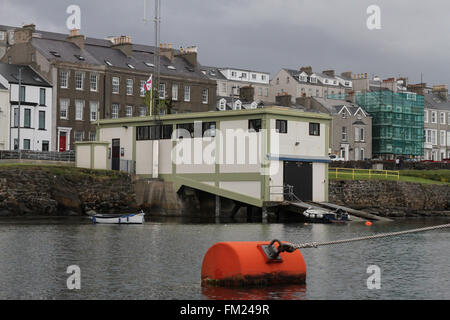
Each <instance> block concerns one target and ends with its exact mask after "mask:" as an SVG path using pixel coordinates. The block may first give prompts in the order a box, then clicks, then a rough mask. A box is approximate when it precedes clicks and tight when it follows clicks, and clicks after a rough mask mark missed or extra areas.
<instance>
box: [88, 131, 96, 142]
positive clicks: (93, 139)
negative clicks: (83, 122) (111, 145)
mask: <svg viewBox="0 0 450 320" xmlns="http://www.w3.org/2000/svg"><path fill="white" fill-rule="evenodd" d="M96 140H97V132H95V131H91V132H89V141H96Z"/></svg>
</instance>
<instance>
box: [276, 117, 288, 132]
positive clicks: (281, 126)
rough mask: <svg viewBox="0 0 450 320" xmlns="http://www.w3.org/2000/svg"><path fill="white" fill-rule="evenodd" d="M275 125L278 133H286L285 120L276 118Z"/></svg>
mask: <svg viewBox="0 0 450 320" xmlns="http://www.w3.org/2000/svg"><path fill="white" fill-rule="evenodd" d="M275 127H276V131H277V132H278V133H287V120H276V125H275Z"/></svg>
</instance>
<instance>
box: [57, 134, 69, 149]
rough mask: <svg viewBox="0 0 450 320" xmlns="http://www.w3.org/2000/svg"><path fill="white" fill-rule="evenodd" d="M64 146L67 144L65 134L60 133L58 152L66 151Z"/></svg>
mask: <svg viewBox="0 0 450 320" xmlns="http://www.w3.org/2000/svg"><path fill="white" fill-rule="evenodd" d="M66 144H67V133H66V132H60V133H59V152H64V151H66Z"/></svg>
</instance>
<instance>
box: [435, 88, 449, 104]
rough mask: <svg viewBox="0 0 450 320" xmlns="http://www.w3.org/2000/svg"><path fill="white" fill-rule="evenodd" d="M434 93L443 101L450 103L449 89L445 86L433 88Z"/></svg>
mask: <svg viewBox="0 0 450 320" xmlns="http://www.w3.org/2000/svg"><path fill="white" fill-rule="evenodd" d="M432 92H433V93H437V94H438V95H439V98H441V99H442V100H444V101H448V89H447V86H446V85H445V84H442V85H438V86H433V89H432Z"/></svg>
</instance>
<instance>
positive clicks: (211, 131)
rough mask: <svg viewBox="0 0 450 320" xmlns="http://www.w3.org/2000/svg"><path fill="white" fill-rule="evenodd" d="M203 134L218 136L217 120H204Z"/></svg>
mask: <svg viewBox="0 0 450 320" xmlns="http://www.w3.org/2000/svg"><path fill="white" fill-rule="evenodd" d="M202 136H203V137H211V138H214V137H215V136H216V123H215V122H203V123H202Z"/></svg>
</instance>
